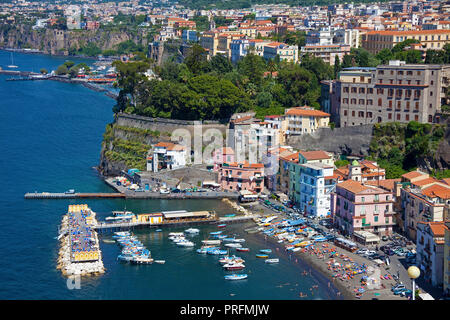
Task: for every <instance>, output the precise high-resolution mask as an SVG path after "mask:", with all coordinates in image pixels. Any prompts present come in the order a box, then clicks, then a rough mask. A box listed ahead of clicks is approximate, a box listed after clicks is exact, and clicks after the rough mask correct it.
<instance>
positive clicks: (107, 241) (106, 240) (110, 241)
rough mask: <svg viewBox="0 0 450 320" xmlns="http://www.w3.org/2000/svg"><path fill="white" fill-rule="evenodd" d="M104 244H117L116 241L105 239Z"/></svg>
mask: <svg viewBox="0 0 450 320" xmlns="http://www.w3.org/2000/svg"><path fill="white" fill-rule="evenodd" d="M103 242H104V243H116V242H115V241H114V240H109V239H103Z"/></svg>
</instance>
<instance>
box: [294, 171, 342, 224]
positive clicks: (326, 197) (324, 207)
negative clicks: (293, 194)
mask: <svg viewBox="0 0 450 320" xmlns="http://www.w3.org/2000/svg"><path fill="white" fill-rule="evenodd" d="M299 166H300V167H301V174H300V181H299V182H300V204H299V207H300V209H301V210H303V211H304V212H305V213H307V214H310V215H314V216H316V217H325V216H327V215H329V214H330V213H331V192H332V191H333V190H334V188H335V187H336V179H337V178H335V177H334V176H333V166H330V165H327V164H324V163H305V164H301V165H299Z"/></svg>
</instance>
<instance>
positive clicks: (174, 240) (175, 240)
mask: <svg viewBox="0 0 450 320" xmlns="http://www.w3.org/2000/svg"><path fill="white" fill-rule="evenodd" d="M172 241H173V242H175V243H179V242H183V241H187V240H186V238H184V237H177V238H173V239H172Z"/></svg>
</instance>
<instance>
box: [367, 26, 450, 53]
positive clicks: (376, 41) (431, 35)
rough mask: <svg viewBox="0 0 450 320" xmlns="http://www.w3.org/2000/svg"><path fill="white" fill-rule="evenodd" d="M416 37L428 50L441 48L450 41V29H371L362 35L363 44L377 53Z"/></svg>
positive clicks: (370, 50) (368, 49)
mask: <svg viewBox="0 0 450 320" xmlns="http://www.w3.org/2000/svg"><path fill="white" fill-rule="evenodd" d="M407 39H415V40H418V41H420V43H421V44H422V45H423V46H424V47H425V48H426V49H427V50H428V49H434V50H439V49H442V48H443V47H444V45H445V44H446V43H450V30H447V29H440V30H410V31H369V32H367V33H366V34H363V35H362V37H361V46H362V47H363V48H364V49H366V50H367V51H369V52H371V53H373V54H376V53H378V52H380V51H381V50H383V49H392V48H393V47H394V46H395V45H396V44H397V43H400V42H402V41H405V40H407Z"/></svg>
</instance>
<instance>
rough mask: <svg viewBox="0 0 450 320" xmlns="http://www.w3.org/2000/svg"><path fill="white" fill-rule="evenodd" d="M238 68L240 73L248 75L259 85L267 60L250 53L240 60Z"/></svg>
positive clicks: (249, 78) (251, 80)
mask: <svg viewBox="0 0 450 320" xmlns="http://www.w3.org/2000/svg"><path fill="white" fill-rule="evenodd" d="M237 70H238V72H239V73H240V74H242V75H243V76H245V77H247V78H248V80H249V81H250V82H251V83H253V84H255V85H257V86H259V85H260V84H261V83H262V80H263V74H264V71H265V70H266V62H265V60H264V58H262V57H260V56H258V55H256V54H253V53H249V54H247V55H246V56H245V57H244V58H243V59H241V60H239V61H238V64H237Z"/></svg>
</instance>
